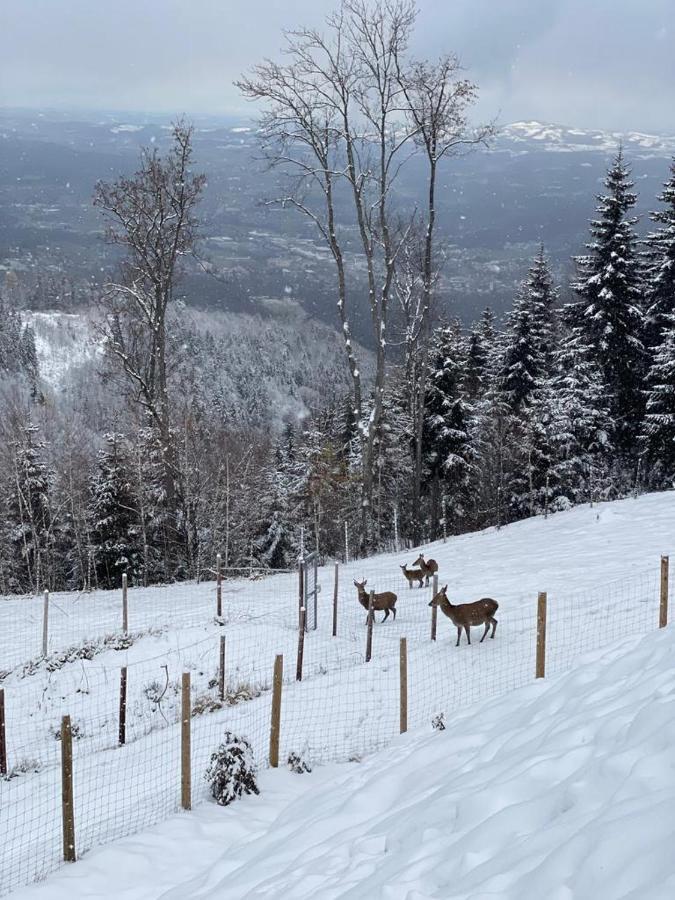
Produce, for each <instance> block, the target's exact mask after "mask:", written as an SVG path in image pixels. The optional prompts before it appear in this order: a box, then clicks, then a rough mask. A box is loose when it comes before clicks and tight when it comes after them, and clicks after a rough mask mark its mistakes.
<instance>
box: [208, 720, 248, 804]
mask: <svg viewBox="0 0 675 900" xmlns="http://www.w3.org/2000/svg"><path fill="white" fill-rule="evenodd" d="M257 774H258V767H257V765H256V762H255V758H254V756H253V750H252V749H251V745H250V744H249V742H248V741H247V740H246V738H243V737H240V736H239V735H236V734H233V733H232V732H231V731H226V732H225V734H224V736H223V742H222V744H221V745H220V746H219V747H218V749H217V750H216V751H215V752H214V753H212V754H211V761H210V763H209V766H208V768H207V770H206V773H205V774H204V778H205V779H206V781H208V782H209V784H210V785H211V795H212V796H213V799H214V800H215V801H216V803H218V804H219V806H228V805H229V804H230V803H232V802H233V801H234V800H238V799H239V798H240V797H243V795H244V794H259V793H260V791H259V790H258V785H257V783H256V776H257Z"/></svg>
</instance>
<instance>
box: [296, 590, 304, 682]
mask: <svg viewBox="0 0 675 900" xmlns="http://www.w3.org/2000/svg"><path fill="white" fill-rule="evenodd" d="M306 627H307V610H306V609H305V607H304V606H301V607H300V623H299V627H298V661H297V665H296V667H295V680H296V681H302V662H303V658H304V655H305V630H306Z"/></svg>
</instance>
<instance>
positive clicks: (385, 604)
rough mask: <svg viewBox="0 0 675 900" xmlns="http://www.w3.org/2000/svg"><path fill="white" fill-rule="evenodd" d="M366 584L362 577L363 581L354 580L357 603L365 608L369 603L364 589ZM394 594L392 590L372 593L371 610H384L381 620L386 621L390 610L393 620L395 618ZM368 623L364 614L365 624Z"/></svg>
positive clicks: (365, 579)
mask: <svg viewBox="0 0 675 900" xmlns="http://www.w3.org/2000/svg"><path fill="white" fill-rule="evenodd" d="M367 584H368V579H367V578H364V579H363V581H355V582H354V587H355V588H356V590H357V591H358V594H359V603H360V604H361V606H362V607H363V608H364V609H365V610H367V609H368V607H369V604H370V595H369V593H368V591H367V590H366V585H367ZM396 599H397V598H396V594H395V593H394V592H393V591H382V593H381V594H373V611H375V610H376V609H379V610H384V618H383V619H382V621H383V622H386V621H387V619H388V618H389V613H390V612H392V613H393V614H394V620H395V619H396ZM374 618H375V616H373V619H374ZM367 624H368V617H367V616H366V625H367Z"/></svg>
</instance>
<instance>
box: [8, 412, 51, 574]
mask: <svg viewBox="0 0 675 900" xmlns="http://www.w3.org/2000/svg"><path fill="white" fill-rule="evenodd" d="M37 433H38V429H37V428H36V426H34V425H33V424H32V423H31V422H29V423H28V424H27V425H26V426H25V427H24V429H23V436H22V439H21V440H20V441H19V442H18V444H17V446H16V450H15V455H14V472H13V476H12V486H11V489H10V493H9V496H8V501H7V518H8V521H9V522H10V523H11V541H12V545H13V548H14V557H15V561H16V562H15V566H14V579H13V581H14V586H15V589H16V590H33V591H39V590H42V589H43V588H45V587H51V583H50V576H51V572H52V566H51V551H52V511H51V488H52V484H53V480H54V476H53V473H52V471H51V470H50V469H49V467H48V466H47V463H46V462H45V459H44V451H45V445H44V443H43V442H42V441H38V440H36V439H35V437H36V434H37Z"/></svg>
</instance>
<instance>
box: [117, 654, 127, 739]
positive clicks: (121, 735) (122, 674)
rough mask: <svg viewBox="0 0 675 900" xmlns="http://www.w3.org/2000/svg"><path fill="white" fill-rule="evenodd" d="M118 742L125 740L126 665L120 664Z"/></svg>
mask: <svg viewBox="0 0 675 900" xmlns="http://www.w3.org/2000/svg"><path fill="white" fill-rule="evenodd" d="M119 726H120V727H119V743H120V745H121V744H126V742H127V667H126V666H122V668H121V670H120V722H119Z"/></svg>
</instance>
